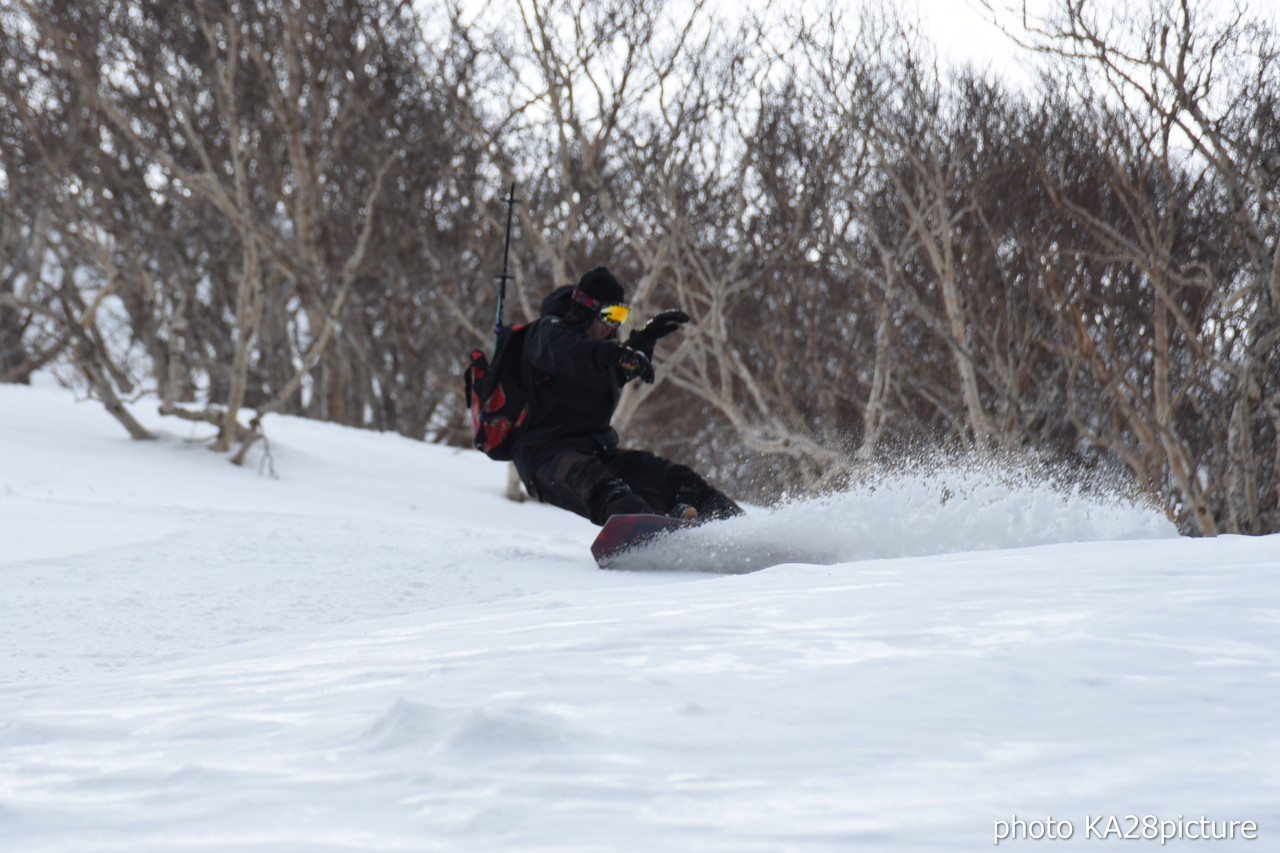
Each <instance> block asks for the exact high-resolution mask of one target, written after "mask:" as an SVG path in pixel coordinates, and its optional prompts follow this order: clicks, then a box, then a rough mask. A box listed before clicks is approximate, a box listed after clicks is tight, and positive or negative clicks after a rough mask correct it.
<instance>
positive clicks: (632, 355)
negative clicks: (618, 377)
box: [618, 346, 656, 385]
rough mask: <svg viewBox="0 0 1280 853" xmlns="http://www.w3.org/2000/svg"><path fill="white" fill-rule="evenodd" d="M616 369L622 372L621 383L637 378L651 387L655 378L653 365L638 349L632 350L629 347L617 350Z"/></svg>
mask: <svg viewBox="0 0 1280 853" xmlns="http://www.w3.org/2000/svg"><path fill="white" fill-rule="evenodd" d="M618 369H619V370H621V371H622V381H623V383H627V382H630V381H631V380H632V379H635V378H637V377H639V378H640V379H641V380H643V381H645V382H648V383H649V384H650V385H652V384H653V380H654V379H655V378H656V377H655V376H654V372H653V363H652V362H650V361H649V357H648V356H647V355H645V354H644V353H642V352H640V350H638V349H632V348H631V347H630V346H624V347H621V348H619V351H618Z"/></svg>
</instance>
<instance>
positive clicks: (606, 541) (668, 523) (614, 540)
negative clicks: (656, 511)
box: [591, 515, 692, 569]
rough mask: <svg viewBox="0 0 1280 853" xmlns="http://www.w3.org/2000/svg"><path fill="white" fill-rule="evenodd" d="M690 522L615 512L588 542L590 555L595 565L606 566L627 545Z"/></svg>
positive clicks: (629, 545) (625, 548)
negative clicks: (593, 539) (592, 539)
mask: <svg viewBox="0 0 1280 853" xmlns="http://www.w3.org/2000/svg"><path fill="white" fill-rule="evenodd" d="M690 526H692V523H691V522H690V521H684V520H682V519H678V518H668V517H667V516H665V515H614V516H610V518H609V520H608V521H606V522H605V523H604V527H602V528H600V535H598V536H597V537H596V541H595V542H592V543H591V556H593V557H595V558H596V565H598V566H599V567H600V568H602V569H603V568H605V567H607V566H608V565H609V563H611V562H612V561H613V559H614V558H615V557H617V556H618V555H619V554H621V553H622V552H623V551H626V550H628V549H630V548H633V547H635V546H637V545H640V544H641V543H643V542H646V541H647V540H649V539H652V538H653V537H655V536H657V535H659V534H661V533H665V532H667V531H669V530H672V529H674V528H677V527H690Z"/></svg>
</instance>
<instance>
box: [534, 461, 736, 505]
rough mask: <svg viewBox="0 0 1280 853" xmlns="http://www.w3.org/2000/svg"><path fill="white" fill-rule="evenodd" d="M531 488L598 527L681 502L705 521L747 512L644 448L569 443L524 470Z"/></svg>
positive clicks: (543, 498) (689, 471)
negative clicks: (612, 519) (617, 518)
mask: <svg viewBox="0 0 1280 853" xmlns="http://www.w3.org/2000/svg"><path fill="white" fill-rule="evenodd" d="M521 474H522V478H523V479H524V481H525V486H526V488H528V489H529V491H530V493H532V494H533V495H534V497H536V498H537V499H538V500H540V501H542V502H543V503H549V504H553V505H555V506H558V507H560V508H562V509H567V510H569V511H570V512H575V513H577V514H578V515H581V516H583V517H585V518H589V519H591V520H592V521H593V522H595V523H596V524H604V523H605V521H607V520H608V519H609V516H611V515H620V514H634V513H656V514H658V515H667V514H669V513H671V512H672V511H673V510H675V508H676V507H677V506H679V505H680V504H687V505H689V506H691V507H693V508H694V509H696V510H697V511H698V517H699V518H701V519H706V520H712V519H721V518H730V517H732V516H735V515H741V514H742V508H741V507H739V506H738V505H737V504H736V503H734V502H733V500H732V499H731V498H729V497H728V496H727V495H725V494H724V493H723V492H721V491H720V490H718V489H716V488H715V487H714V486H712V485H711V484H709V483H708V482H707V481H706V480H704V479H703V478H702V477H701V476H699V475H698V474H697V473H696V472H695V471H694V470H693V469H692V468H689V467H687V466H685V465H678V464H676V463H674V462H671V461H670V460H667V459H663V458H662V457H661V456H656V455H654V454H652V453H649V452H647V451H644V450H619V449H617V448H585V447H582V446H579V445H573V444H570V445H566V446H565V447H563V448H561V449H558V450H557V451H556V452H554V453H552V454H551V455H550V456H547V457H544V461H542V462H541V464H539V465H538V467H537V468H536V469H535V470H534V471H532V472H527V473H526V472H524V471H521Z"/></svg>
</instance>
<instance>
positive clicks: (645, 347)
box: [627, 308, 689, 358]
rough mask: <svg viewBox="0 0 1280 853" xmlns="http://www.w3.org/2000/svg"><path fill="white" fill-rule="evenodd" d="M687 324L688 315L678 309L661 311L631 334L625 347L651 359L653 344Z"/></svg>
mask: <svg viewBox="0 0 1280 853" xmlns="http://www.w3.org/2000/svg"><path fill="white" fill-rule="evenodd" d="M687 322H689V315H688V314H686V313H684V312H683V311H681V310H679V309H675V308H673V309H671V310H670V311H663V312H662V313H661V314H659V315H658V316H656V317H654V318H653V319H651V320H649V322H647V323H645V324H644V325H643V326H641V327H640V328H639V329H636V330H635V331H634V332H632V333H631V337H629V338H627V346H629V347H631V348H632V349H635V350H639V351H640V352H642V353H644V354H645V355H646V356H648V357H649V358H653V346H654V344H656V343H657V342H658V341H660V340H662V339H663V338H665V337H666V336H667V335H670V334H671V333H673V332H678V331H680V327H681V326H683V325H684V324H685V323H687Z"/></svg>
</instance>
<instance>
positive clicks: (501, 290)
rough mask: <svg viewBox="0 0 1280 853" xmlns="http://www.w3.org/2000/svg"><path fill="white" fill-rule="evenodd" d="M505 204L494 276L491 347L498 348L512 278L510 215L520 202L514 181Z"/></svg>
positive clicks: (495, 349)
mask: <svg viewBox="0 0 1280 853" xmlns="http://www.w3.org/2000/svg"><path fill="white" fill-rule="evenodd" d="M503 201H504V202H506V205H507V239H506V242H505V243H504V244H503V247H502V272H501V273H499V274H498V275H496V276H494V277H495V278H496V279H497V280H498V313H497V315H496V316H495V317H494V320H493V349H494V351H495V352H496V351H497V349H498V332H499V330H500V329H502V314H503V309H504V307H505V306H506V302H507V282H508V281H509V280H510V279H512V278H513V276H512V275H510V274H509V273H508V272H507V269H508V267H507V260H508V258H510V257H511V216H512V213H514V211H515V207H516V205H517V204H518V203H519V202H520V200H519V199H518V198H516V182H515V181H512V182H511V192H510V193H508V194H507V197H506V198H505V199H503Z"/></svg>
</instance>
